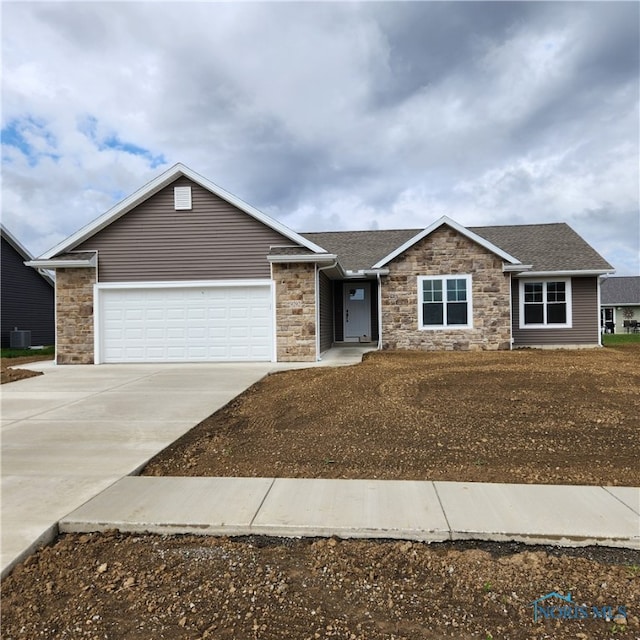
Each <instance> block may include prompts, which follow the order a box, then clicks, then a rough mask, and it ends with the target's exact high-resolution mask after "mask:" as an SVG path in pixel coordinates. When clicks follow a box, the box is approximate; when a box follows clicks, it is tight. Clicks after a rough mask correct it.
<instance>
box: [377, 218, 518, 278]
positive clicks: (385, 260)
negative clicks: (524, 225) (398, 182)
mask: <svg viewBox="0 0 640 640" xmlns="http://www.w3.org/2000/svg"><path fill="white" fill-rule="evenodd" d="M445 224H446V225H447V226H449V227H451V228H452V229H454V230H455V231H457V232H458V233H459V234H461V235H463V236H465V237H467V238H469V240H472V241H473V242H476V243H477V244H479V245H480V246H481V247H484V248H485V249H487V250H488V251H491V252H492V253H495V254H496V255H497V256H499V257H500V258H502V259H503V260H506V261H507V262H510V263H511V264H520V260H518V259H517V258H514V257H513V256H512V255H510V254H508V253H507V252H506V251H503V250H502V249H500V247H497V246H496V245H495V244H493V243H491V242H489V241H488V240H486V239H485V238H483V237H482V236H479V235H478V234H477V233H474V232H473V231H469V229H467V228H466V227H463V226H462V225H461V224H458V223H457V222H456V221H455V220H452V219H451V218H449V217H448V216H442V217H441V218H440V219H439V220H436V221H435V222H434V223H433V224H430V225H429V226H428V227H427V228H426V229H423V230H422V231H420V233H417V234H416V235H415V236H413V237H412V238H409V240H407V241H406V242H405V243H404V244H403V245H401V246H399V247H398V248H397V249H396V250H395V251H392V252H391V253H390V254H389V255H388V256H386V257H384V258H382V260H380V261H379V262H376V264H374V265H373V268H374V269H379V268H380V267H384V265H386V264H387V263H388V262H390V261H391V260H393V259H394V258H396V257H398V256H399V255H400V254H402V253H404V252H405V251H406V250H407V249H409V248H410V247H412V246H413V245H414V244H415V243H416V242H419V241H420V240H422V238H425V237H426V236H428V235H429V234H430V233H433V232H434V231H435V230H436V229H439V228H440V227H441V226H442V225H445Z"/></svg>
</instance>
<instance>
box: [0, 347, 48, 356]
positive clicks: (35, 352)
mask: <svg viewBox="0 0 640 640" xmlns="http://www.w3.org/2000/svg"><path fill="white" fill-rule="evenodd" d="M55 353H56V348H55V347H54V346H50V347H44V349H0V358H23V357H25V356H54V355H55Z"/></svg>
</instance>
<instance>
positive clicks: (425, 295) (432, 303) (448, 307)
mask: <svg viewBox="0 0 640 640" xmlns="http://www.w3.org/2000/svg"><path fill="white" fill-rule="evenodd" d="M418 306H419V309H418V321H419V327H420V329H446V328H448V327H450V328H454V329H470V328H471V327H472V326H473V320H472V307H471V276H469V275H455V276H454V275H447V276H419V277H418Z"/></svg>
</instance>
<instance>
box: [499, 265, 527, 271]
mask: <svg viewBox="0 0 640 640" xmlns="http://www.w3.org/2000/svg"><path fill="white" fill-rule="evenodd" d="M531 269H533V265H532V264H503V265H502V272H503V273H513V272H521V271H530V270H531Z"/></svg>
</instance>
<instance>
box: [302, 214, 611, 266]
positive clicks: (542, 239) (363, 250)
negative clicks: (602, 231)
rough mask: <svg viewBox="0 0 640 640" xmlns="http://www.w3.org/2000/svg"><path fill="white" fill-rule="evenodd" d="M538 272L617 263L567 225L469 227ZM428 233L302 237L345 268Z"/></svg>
mask: <svg viewBox="0 0 640 640" xmlns="http://www.w3.org/2000/svg"><path fill="white" fill-rule="evenodd" d="M468 229H469V230H470V231H473V232H474V233H476V234H478V235H479V236H481V237H483V238H484V239H485V240H488V241H489V242H491V243H492V244H494V245H496V246H497V247H499V248H500V249H502V250H503V251H505V252H506V253H509V254H510V255H512V256H514V257H515V258H517V259H518V260H520V262H521V263H522V264H527V265H529V264H530V265H532V270H533V271H551V272H553V271H609V270H612V267H611V265H610V264H609V263H608V262H607V261H606V260H605V259H604V258H603V257H602V256H601V255H600V254H599V253H598V252H597V251H596V250H595V249H594V248H593V247H591V245H589V244H588V243H587V242H585V241H584V240H583V239H582V238H581V237H580V236H579V235H578V234H577V233H576V232H575V231H574V230H573V229H572V228H571V227H569V225H567V224H565V223H553V224H530V225H505V226H493V227H468ZM421 231H422V229H395V230H381V231H328V232H318V233H302V234H300V235H302V236H304V237H305V238H307V240H311V242H313V243H315V244H317V245H320V246H321V247H323V248H324V249H326V250H327V251H329V252H330V253H335V254H337V255H338V259H339V260H340V264H341V265H342V266H343V268H344V269H346V270H349V271H355V270H359V269H370V268H371V267H372V265H374V264H376V262H378V261H379V260H382V259H383V258H384V257H386V256H388V255H389V254H390V253H391V252H392V251H394V250H395V249H397V248H398V247H399V246H401V245H402V244H404V243H405V242H407V241H408V240H410V239H411V238H412V237H414V236H415V235H417V234H418V233H420V232H421Z"/></svg>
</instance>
